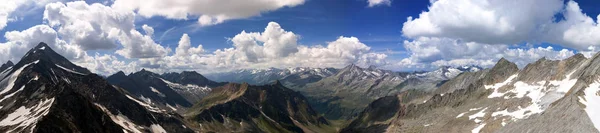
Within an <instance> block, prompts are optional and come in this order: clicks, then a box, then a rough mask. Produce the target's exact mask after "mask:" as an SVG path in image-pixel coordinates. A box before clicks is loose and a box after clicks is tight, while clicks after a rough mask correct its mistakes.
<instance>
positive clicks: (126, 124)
mask: <svg viewBox="0 0 600 133" xmlns="http://www.w3.org/2000/svg"><path fill="white" fill-rule="evenodd" d="M7 71H8V72H6V73H3V74H2V75H0V78H1V79H2V80H1V81H0V88H1V89H2V90H1V91H0V131H1V132H111V133H112V132H160V131H163V132H164V131H168V132H192V130H191V129H190V128H187V127H186V126H185V125H187V124H186V123H185V122H184V121H183V117H181V116H180V115H178V114H176V113H173V112H169V111H165V110H160V109H158V108H156V107H154V106H150V105H148V104H146V103H144V102H141V100H139V99H136V98H134V97H132V96H131V95H130V94H128V93H127V92H126V91H124V90H121V89H118V88H115V87H113V86H112V85H110V84H108V82H107V81H106V80H104V79H103V78H102V77H100V76H98V75H96V74H92V73H91V72H90V71H88V70H87V69H85V68H82V67H79V66H77V65H75V64H73V63H71V62H69V61H68V60H67V59H65V58H64V57H62V56H60V55H59V54H57V53H55V52H54V51H53V50H52V49H51V48H50V47H48V46H47V45H46V44H45V43H40V44H39V45H38V46H36V47H35V48H33V49H31V50H30V51H29V52H28V53H27V54H26V55H25V56H24V57H23V58H22V59H21V61H19V62H18V63H17V64H15V65H14V66H13V67H9V68H8V69H7Z"/></svg>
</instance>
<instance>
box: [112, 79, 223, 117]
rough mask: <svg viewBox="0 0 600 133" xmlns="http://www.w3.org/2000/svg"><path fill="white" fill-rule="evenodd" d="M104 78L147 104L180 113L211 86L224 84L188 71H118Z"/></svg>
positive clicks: (196, 100)
mask: <svg viewBox="0 0 600 133" xmlns="http://www.w3.org/2000/svg"><path fill="white" fill-rule="evenodd" d="M107 80H108V82H109V83H111V84H113V85H115V86H118V87H120V88H123V89H125V90H126V91H128V92H129V93H131V94H132V95H134V96H135V97H137V98H139V99H142V100H143V101H144V102H146V103H148V104H150V105H155V106H158V107H160V108H162V109H166V110H173V111H177V112H180V113H183V112H185V109H187V108H189V107H192V105H193V103H196V102H198V101H200V99H201V98H202V97H204V96H205V95H206V94H208V92H210V90H211V88H214V87H217V86H221V85H224V84H225V83H218V82H214V81H211V80H209V79H207V78H205V77H204V76H202V75H201V74H199V73H196V72H191V71H184V72H181V73H173V72H172V73H165V74H163V75H158V74H156V73H153V72H150V71H147V70H145V69H142V70H141V71H139V72H135V73H132V74H129V75H125V73H123V72H118V73H116V74H114V75H111V76H109V77H108V78H107Z"/></svg>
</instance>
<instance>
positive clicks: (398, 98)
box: [0, 43, 600, 133]
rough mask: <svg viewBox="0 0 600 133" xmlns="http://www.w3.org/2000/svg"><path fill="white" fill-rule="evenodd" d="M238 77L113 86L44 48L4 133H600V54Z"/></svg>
mask: <svg viewBox="0 0 600 133" xmlns="http://www.w3.org/2000/svg"><path fill="white" fill-rule="evenodd" d="M231 73H235V74H223V75H224V76H223V77H221V80H216V81H213V80H211V77H215V76H218V75H215V74H212V76H206V77H205V76H204V75H202V74H200V73H197V72H194V71H183V72H169V73H163V74H157V73H154V72H151V71H149V70H146V69H142V70H141V71H138V72H134V73H130V74H125V73H124V72H118V73H115V74H113V75H111V76H108V77H106V78H105V77H102V76H99V75H97V74H94V73H92V72H90V71H89V70H88V69H86V68H83V67H80V66H78V65H75V64H73V63H71V62H70V61H69V60H67V59H66V58H64V57H63V56H61V55H59V54H57V53H56V52H55V51H53V50H52V49H51V48H50V47H49V46H48V45H46V44H45V43H40V44H39V45H37V46H36V47H34V48H32V49H31V50H29V51H28V52H27V53H26V54H25V56H23V57H22V59H21V60H20V61H19V62H17V63H16V64H15V63H13V62H10V61H8V62H6V63H4V64H2V65H1V66H0V89H1V90H0V131H1V132H111V133H112V132H135V133H138V132H161V133H162V132H277V133H278V132H319V133H320V132H369V133H372V132H524V131H525V132H598V127H600V119H598V116H596V114H597V112H598V111H600V96H599V95H598V92H599V91H600V89H599V88H600V80H598V79H599V78H600V77H598V76H597V75H600V54H596V55H594V56H593V57H591V58H586V57H585V56H583V55H582V54H576V55H574V56H572V57H570V58H567V59H564V60H548V59H546V58H542V59H539V60H538V61H536V62H533V63H530V64H528V65H527V66H525V67H523V68H519V67H517V65H516V64H515V63H512V62H510V61H508V60H506V59H504V58H502V59H500V60H498V62H497V63H496V64H495V66H494V67H492V68H488V69H483V68H480V67H476V66H464V67H440V68H439V69H436V70H434V71H428V72H394V71H389V70H382V69H378V68H376V67H368V68H362V67H359V66H357V65H354V64H351V65H348V66H347V67H345V68H341V69H335V68H290V69H257V70H249V69H248V70H242V71H236V72H231ZM232 76H236V77H238V78H233V77H232ZM226 77H230V79H229V80H227V79H228V78H226ZM242 77H243V78H242ZM246 80H248V82H245V81H246ZM236 81H240V82H241V83H236Z"/></svg>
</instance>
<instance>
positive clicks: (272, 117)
mask: <svg viewBox="0 0 600 133" xmlns="http://www.w3.org/2000/svg"><path fill="white" fill-rule="evenodd" d="M186 117H188V119H190V120H191V121H194V122H196V123H197V124H196V125H199V127H198V128H200V129H201V131H204V132H333V131H335V130H334V129H331V128H329V123H328V122H327V120H325V119H324V118H323V117H321V116H319V115H318V114H317V112H315V111H314V110H313V109H312V108H311V106H310V105H309V104H308V102H307V101H306V99H305V98H304V96H302V95H301V94H300V93H297V92H295V91H292V90H290V89H288V88H286V87H284V86H283V85H282V84H281V83H280V82H276V83H274V84H271V85H262V86H253V85H248V84H246V83H244V84H236V83H230V84H227V85H225V86H222V87H217V88H215V89H213V90H212V91H211V92H210V94H209V95H208V96H206V97H205V98H204V99H202V100H201V101H200V102H199V103H198V104H196V105H194V107H193V108H191V109H189V111H188V113H187V114H186Z"/></svg>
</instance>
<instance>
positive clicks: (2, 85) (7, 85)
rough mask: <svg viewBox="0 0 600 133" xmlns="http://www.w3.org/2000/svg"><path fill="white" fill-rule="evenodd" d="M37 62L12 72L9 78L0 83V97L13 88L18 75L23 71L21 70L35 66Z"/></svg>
mask: <svg viewBox="0 0 600 133" xmlns="http://www.w3.org/2000/svg"><path fill="white" fill-rule="evenodd" d="M38 62H39V60H37V61H35V62H32V63H29V64H26V65H24V66H23V67H21V68H19V69H17V70H15V72H13V73H12V74H11V75H10V76H9V77H7V78H5V79H3V80H2V81H0V88H3V89H2V91H0V95H2V94H4V93H7V92H8V91H10V90H11V89H12V88H13V87H14V86H15V82H16V81H17V78H19V75H21V72H22V71H23V69H25V68H27V67H28V66H29V65H31V64H35V63H38Z"/></svg>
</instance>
